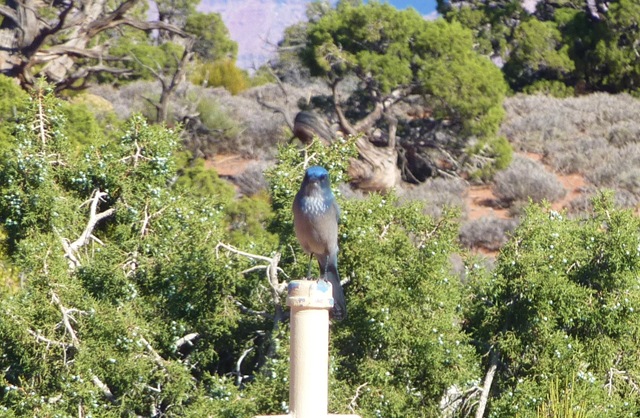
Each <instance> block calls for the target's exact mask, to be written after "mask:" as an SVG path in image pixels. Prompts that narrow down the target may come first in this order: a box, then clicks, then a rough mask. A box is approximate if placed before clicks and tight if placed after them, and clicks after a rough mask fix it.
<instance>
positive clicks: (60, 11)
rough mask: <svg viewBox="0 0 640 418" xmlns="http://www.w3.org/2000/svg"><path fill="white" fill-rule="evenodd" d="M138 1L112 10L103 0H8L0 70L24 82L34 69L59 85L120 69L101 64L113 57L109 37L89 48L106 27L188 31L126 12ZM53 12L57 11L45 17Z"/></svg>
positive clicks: (0, 12) (2, 9)
mask: <svg viewBox="0 0 640 418" xmlns="http://www.w3.org/2000/svg"><path fill="white" fill-rule="evenodd" d="M138 2H139V0H125V1H122V2H120V3H119V4H118V5H117V7H116V8H115V9H113V10H112V11H110V7H109V6H110V3H109V2H108V1H107V0H83V1H78V0H70V1H69V2H52V1H50V0H22V1H18V0H8V1H7V2H6V4H5V5H0V16H3V17H4V19H3V22H2V25H0V74H4V75H7V76H9V77H17V78H18V79H19V80H20V82H21V83H22V84H23V85H32V84H33V82H34V78H35V77H36V76H37V75H44V76H45V77H46V78H47V79H48V80H49V81H51V82H53V83H55V84H56V85H57V86H58V89H61V88H66V87H69V86H71V85H72V84H73V83H74V82H75V81H77V80H78V79H79V78H81V77H86V76H87V75H89V74H93V73H96V72H110V73H115V74H118V73H122V72H123V71H122V70H121V69H115V68H112V67H109V66H106V65H103V61H110V60H114V59H115V58H114V57H112V56H110V54H109V46H110V44H109V42H110V39H108V38H107V39H105V41H104V42H102V43H99V44H97V45H94V46H91V48H89V46H90V45H91V42H92V41H94V40H95V39H96V36H97V35H98V34H100V33H102V32H103V31H105V30H108V29H111V28H115V27H117V26H121V25H126V26H130V27H134V28H136V29H139V30H142V31H146V32H148V31H152V30H160V31H168V32H171V33H174V34H176V35H179V36H181V37H185V36H186V34H185V32H184V31H182V30H181V29H179V28H177V27H175V26H173V25H171V24H168V23H164V22H146V21H140V20H136V19H134V18H132V17H129V16H128V15H127V13H128V12H129V11H130V10H131V9H132V8H133V7H134V6H135V5H136V4H137V3H138ZM56 12H57V14H56ZM51 13H54V15H55V16H56V17H55V18H49V16H50V15H51ZM79 58H82V59H83V61H84V62H83V64H82V66H80V65H78V59H79ZM87 60H89V63H87V62H86V61H87ZM91 61H93V63H92V62H91Z"/></svg>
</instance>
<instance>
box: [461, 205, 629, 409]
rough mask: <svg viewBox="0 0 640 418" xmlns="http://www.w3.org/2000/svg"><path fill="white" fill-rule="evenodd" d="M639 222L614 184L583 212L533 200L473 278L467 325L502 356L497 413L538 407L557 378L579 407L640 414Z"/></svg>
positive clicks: (492, 404) (562, 393)
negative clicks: (491, 266)
mask: <svg viewBox="0 0 640 418" xmlns="http://www.w3.org/2000/svg"><path fill="white" fill-rule="evenodd" d="M639 230H640V220H639V219H638V217H637V216H634V215H633V213H632V212H631V211H628V210H619V209H615V208H614V206H613V204H612V196H611V195H610V194H605V195H602V196H600V197H598V198H597V199H596V200H595V201H594V213H593V214H591V215H590V216H589V217H587V218H582V219H580V218H578V219H567V218H565V217H564V215H562V214H559V213H557V212H554V211H550V210H548V209H544V208H542V207H537V206H532V207H530V208H528V210H527V213H526V216H525V217H524V220H523V222H522V223H521V225H520V226H519V227H518V228H517V229H516V231H515V232H514V234H513V237H512V239H511V240H510V241H509V242H508V243H507V244H506V245H505V247H504V248H503V250H502V252H501V254H500V256H499V258H498V263H497V266H496V270H495V273H494V274H492V275H488V276H482V275H480V276H478V277H477V278H476V279H474V280H473V282H472V287H473V288H474V290H473V294H474V296H473V298H472V299H471V300H470V302H471V303H470V305H469V306H468V313H467V317H468V320H469V323H468V326H467V329H468V331H469V332H470V333H471V335H472V338H473V339H474V340H475V341H477V342H482V344H481V345H480V346H479V348H480V350H479V351H480V352H485V353H486V352H491V353H493V354H494V355H495V356H496V357H495V359H496V365H497V373H496V377H495V380H494V382H493V394H494V399H493V400H491V401H490V410H491V416H516V415H517V416H523V417H535V416H537V413H538V411H539V410H540V409H541V408H542V409H548V405H546V406H545V402H547V398H548V396H549V395H548V394H549V393H550V390H551V389H552V388H553V387H554V385H556V386H555V387H556V389H555V390H556V391H557V392H558V393H559V394H560V396H562V397H569V398H570V399H571V405H570V409H571V410H573V411H575V412H576V415H578V414H579V413H583V414H584V415H585V416H593V417H596V416H598V417H600V416H616V417H623V416H635V415H637V414H638V411H639V410H640V409H639V408H640V403H639V400H640V398H638V393H637V389H636V388H637V381H638V373H639V370H638V355H639V354H640V353H639V352H638V348H637V343H636V341H637V340H638V338H639V332H640V328H639V327H638V323H639V321H638V309H639V308H638V304H639V303H640V291H639V289H640V287H639V282H638V277H637V272H638V268H640V236H639V235H638V231H639ZM491 357H492V355H490V356H487V359H490V358H491ZM488 362H489V360H488ZM556 396H558V394H556ZM555 406H556V407H558V406H560V405H555ZM554 416H557V415H554Z"/></svg>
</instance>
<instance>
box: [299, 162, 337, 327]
mask: <svg viewBox="0 0 640 418" xmlns="http://www.w3.org/2000/svg"><path fill="white" fill-rule="evenodd" d="M339 219H340V207H339V206H338V203H337V202H336V198H335V196H334V195H333V192H332V191H331V185H330V180H329V172H328V171H327V170H326V169H325V168H324V167H320V166H312V167H309V168H308V169H307V170H306V172H305V174H304V180H303V181H302V185H301V186H300V190H299V191H298V193H297V194H296V197H295V198H294V200H293V228H294V230H295V234H296V238H297V239H298V242H299V243H300V246H301V247H302V249H303V250H304V251H305V252H306V253H308V254H309V271H308V273H307V277H309V276H310V275H311V257H313V256H315V257H316V260H318V266H319V267H320V275H321V278H322V279H324V280H328V281H329V283H331V286H332V287H333V309H332V311H331V317H332V318H333V319H335V320H338V321H340V320H343V319H345V318H346V317H347V306H346V302H345V299H344V291H343V290H342V285H341V284H340V275H339V274H338V222H339Z"/></svg>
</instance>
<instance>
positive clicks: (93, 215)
mask: <svg viewBox="0 0 640 418" xmlns="http://www.w3.org/2000/svg"><path fill="white" fill-rule="evenodd" d="M105 196H107V193H105V192H101V191H100V190H99V189H96V190H94V191H93V195H92V197H91V199H89V200H88V201H87V202H90V203H91V207H90V209H89V221H88V222H87V226H86V227H85V229H84V231H83V232H82V234H81V235H80V237H78V239H77V240H75V241H74V242H72V243H69V242H68V240H67V239H65V238H61V240H62V246H63V247H64V250H65V257H67V258H68V259H69V268H70V269H75V268H77V267H79V266H80V260H79V259H78V257H77V254H78V250H79V249H80V248H82V247H84V246H85V245H87V244H88V243H89V241H90V240H91V237H92V236H93V230H94V229H95V227H96V225H97V224H98V222H100V221H102V220H103V219H105V218H108V217H109V216H111V215H113V214H114V213H115V209H114V208H109V209H107V210H105V211H103V212H100V213H98V203H99V202H100V201H102V200H103V199H102V198H103V197H105ZM87 202H85V203H87ZM83 205H84V203H83Z"/></svg>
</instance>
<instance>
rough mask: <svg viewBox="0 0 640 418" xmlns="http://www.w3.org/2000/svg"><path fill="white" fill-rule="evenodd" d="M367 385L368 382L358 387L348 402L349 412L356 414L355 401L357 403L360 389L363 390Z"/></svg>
mask: <svg viewBox="0 0 640 418" xmlns="http://www.w3.org/2000/svg"><path fill="white" fill-rule="evenodd" d="M368 384H369V382H364V383H363V384H361V385H360V386H358V387H357V388H356V393H355V395H353V398H351V402H349V410H350V411H351V412H353V413H354V414H355V412H356V407H357V406H358V404H357V401H358V398H359V397H360V391H362V389H364V388H365V387H366V386H367V385H368Z"/></svg>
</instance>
